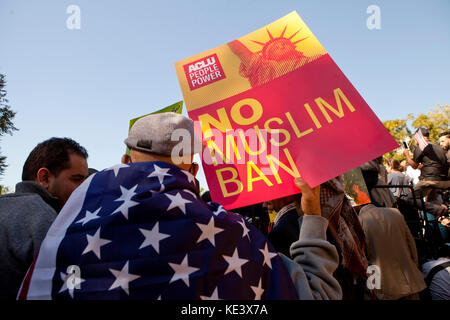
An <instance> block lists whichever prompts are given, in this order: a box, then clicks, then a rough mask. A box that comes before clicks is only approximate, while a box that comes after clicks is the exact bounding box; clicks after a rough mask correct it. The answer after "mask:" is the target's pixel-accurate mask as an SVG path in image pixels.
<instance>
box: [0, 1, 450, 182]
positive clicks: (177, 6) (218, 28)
mask: <svg viewBox="0 0 450 320" xmlns="http://www.w3.org/2000/svg"><path fill="white" fill-rule="evenodd" d="M69 5H78V6H79V7H80V9H81V29H80V30H69V29H68V28H67V27H66V20H67V18H68V17H69V14H67V13H66V9H67V7H68V6H69ZM369 5H378V6H379V7H380V9H381V29H380V30H369V29H368V28H367V27H366V20H367V18H368V16H369V15H368V14H367V13H366V9H367V7H368V6H369ZM293 10H296V11H297V12H298V14H299V15H300V16H301V17H302V19H303V20H304V21H305V22H306V24H307V25H308V26H309V28H310V29H311V31H312V32H313V33H314V34H315V36H316V37H317V38H318V40H319V41H320V42H321V44H322V45H323V46H324V47H325V49H326V50H327V51H328V53H329V54H330V55H331V57H332V58H333V59H334V60H335V62H336V63H337V64H338V66H339V67H340V68H341V70H342V71H343V72H344V73H345V74H346V76H347V77H348V78H349V79H350V81H351V82H352V83H353V85H354V86H355V87H356V89H357V90H358V91H359V92H360V94H361V95H362V96H363V97H364V99H365V100H366V101H367V103H368V104H369V106H371V108H372V109H373V110H374V112H375V113H376V114H377V115H378V117H379V118H380V119H381V120H382V121H384V120H389V119H397V118H404V117H406V115H407V114H408V113H415V114H417V113H420V112H422V113H425V112H427V111H429V109H430V107H434V106H436V104H438V103H441V104H449V103H450V81H449V76H450V59H449V58H450V56H449V52H450V18H449V17H450V16H449V14H450V1H448V0H431V1H414V2H411V1H400V0H397V1H392V0H389V1H385V0H371V1H365V0H359V1H358V0H352V1H350V0H345V1H342V0H341V1H331V0H314V1H313V0H308V1H300V0H296V1H290V0H279V1H256V0H239V1H211V0H210V1H203V0H201V1H193V0H192V1H135V0H130V1H111V0H108V1H106V0H96V1H92V0H91V1H87V0H83V1H82V0H71V1H63V0H57V1H56V0H55V1H20V0H0V39H1V40H0V43H1V47H0V73H2V74H6V76H7V81H8V84H7V88H6V89H7V91H8V96H7V98H8V99H9V100H10V105H11V106H12V108H13V110H15V111H17V116H16V118H15V120H14V123H15V126H16V127H17V128H19V131H17V132H15V133H14V135H13V136H4V137H3V138H2V139H1V141H0V147H1V153H2V154H3V155H6V156H7V157H8V159H7V162H8V164H9V167H8V168H7V170H6V173H5V174H4V176H3V177H0V184H4V185H7V186H10V187H14V186H15V184H16V183H17V182H18V181H20V177H21V172H22V166H23V163H24V161H25V159H26V157H27V156H28V154H29V152H30V151H31V150H32V149H33V148H34V147H35V146H36V144H37V143H39V142H41V141H43V140H45V139H47V138H49V137H52V136H60V137H61V136H67V137H71V138H73V139H75V140H76V141H78V142H79V143H80V144H81V145H83V146H84V147H86V149H87V150H88V152H89V166H90V167H94V168H97V169H103V168H106V167H109V166H111V165H114V164H117V163H119V162H120V158H121V156H122V154H123V152H124V149H125V146H124V144H123V140H124V139H125V138H126V136H127V130H128V123H129V119H131V118H135V117H137V116H140V115H143V114H147V113H150V112H153V111H156V110H158V109H160V108H162V107H165V106H168V105H170V104H172V103H174V102H176V101H179V100H182V99H183V97H182V94H181V90H180V88H179V85H178V80H177V77H176V73H175V69H174V66H173V63H174V62H176V61H178V60H181V59H184V58H187V57H190V56H192V55H194V54H197V53H200V52H203V51H206V50H208V49H212V48H215V47H217V46H219V45H222V44H224V43H226V42H229V41H231V40H234V39H236V38H238V37H240V36H243V35H245V34H247V33H250V32H252V31H254V30H256V29H259V28H261V27H263V26H265V25H266V24H268V23H270V22H272V21H274V20H277V19H279V18H281V17H282V16H284V15H286V14H287V13H289V12H291V11H293ZM199 180H200V182H201V184H202V186H203V187H205V188H206V182H205V180H204V177H203V175H202V174H201V175H200V177H199Z"/></svg>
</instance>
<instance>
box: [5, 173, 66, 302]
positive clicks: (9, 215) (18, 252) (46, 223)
mask: <svg viewBox="0 0 450 320" xmlns="http://www.w3.org/2000/svg"><path fill="white" fill-rule="evenodd" d="M57 210H58V199H57V198H55V197H52V196H51V195H50V194H49V193H48V192H47V190H45V189H44V188H43V187H42V186H41V185H39V184H38V183H35V182H32V181H25V182H20V183H18V184H17V185H16V192H15V193H10V194H5V195H2V196H0V288H1V289H0V299H16V295H17V292H18V291H19V288H20V285H21V283H22V280H23V278H24V276H25V273H26V272H27V270H28V267H29V266H30V265H31V263H32V262H33V259H34V256H35V255H36V253H37V251H38V250H39V247H40V245H41V242H42V240H43V239H44V237H45V235H46V234H47V231H48V229H49V228H50V225H51V224H52V223H53V221H54V220H55V218H56V215H57Z"/></svg>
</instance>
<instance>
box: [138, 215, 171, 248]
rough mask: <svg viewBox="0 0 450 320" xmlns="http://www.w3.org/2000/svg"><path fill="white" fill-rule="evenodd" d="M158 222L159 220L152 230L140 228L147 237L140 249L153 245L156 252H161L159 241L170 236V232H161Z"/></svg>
mask: <svg viewBox="0 0 450 320" xmlns="http://www.w3.org/2000/svg"><path fill="white" fill-rule="evenodd" d="M158 223H159V222H156V223H155V225H154V226H153V228H152V229H151V230H146V229H139V231H140V232H142V234H143V235H144V237H145V240H144V242H142V244H141V246H140V247H139V249H142V248H145V247H147V246H149V245H151V246H152V247H153V249H155V250H156V252H157V253H159V242H160V241H161V240H163V239H166V238H169V237H170V234H165V233H160V232H159V224H158Z"/></svg>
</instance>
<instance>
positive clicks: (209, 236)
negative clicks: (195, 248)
mask: <svg viewBox="0 0 450 320" xmlns="http://www.w3.org/2000/svg"><path fill="white" fill-rule="evenodd" d="M197 227H199V228H200V230H201V231H202V234H201V235H200V237H199V238H198V240H197V243H199V242H201V241H203V240H209V242H211V244H212V245H213V246H216V244H215V241H214V237H215V236H216V234H218V233H220V232H222V231H223V229H221V228H216V227H215V226H214V218H213V217H211V219H210V220H209V222H208V224H201V223H197Z"/></svg>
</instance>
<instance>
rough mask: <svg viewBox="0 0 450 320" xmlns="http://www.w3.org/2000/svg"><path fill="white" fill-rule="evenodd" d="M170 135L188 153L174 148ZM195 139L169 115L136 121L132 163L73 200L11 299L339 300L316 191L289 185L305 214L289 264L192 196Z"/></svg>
mask: <svg viewBox="0 0 450 320" xmlns="http://www.w3.org/2000/svg"><path fill="white" fill-rule="evenodd" d="M175 130H176V131H178V132H180V130H182V131H184V132H185V133H186V134H185V136H184V137H182V138H183V141H182V142H184V143H185V144H186V145H188V146H192V147H191V148H187V147H186V148H184V147H183V148H182V149H181V150H180V149H179V148H178V144H179V142H178V141H174V140H172V133H173V132H174V131H175ZM194 137H195V134H194V124H193V121H192V120H190V119H188V118H186V117H184V116H182V115H179V114H176V113H172V112H170V113H160V114H154V115H149V116H146V117H143V118H141V119H139V120H138V121H136V123H135V124H134V125H133V127H132V128H131V130H130V132H129V135H128V138H127V139H126V140H125V144H126V145H127V147H128V148H129V149H130V155H124V156H123V157H122V164H121V165H117V166H114V167H112V168H108V169H105V170H102V171H101V172H98V173H96V174H95V175H93V176H91V177H90V178H89V179H87V180H86V181H85V182H84V183H83V184H82V185H81V186H80V187H79V188H78V189H77V190H76V191H75V192H74V194H73V195H72V197H71V198H70V199H69V201H68V202H67V203H66V205H65V206H64V208H63V210H62V212H61V213H60V214H59V215H58V217H57V219H56V220H55V222H54V224H53V225H52V226H51V228H50V230H49V232H48V234H47V237H46V238H45V239H44V242H43V243H42V246H41V249H40V251H39V254H38V256H37V258H36V260H35V263H34V264H33V266H32V267H31V268H30V270H29V271H28V273H27V276H26V277H25V279H24V281H23V284H22V289H21V291H20V294H19V299H155V300H156V299H161V300H166V299H213V300H218V299H234V300H236V299H256V300H257V299H340V298H341V296H342V292H341V288H340V286H339V283H338V282H337V281H336V279H335V278H334V277H333V276H332V274H333V272H334V271H335V270H336V267H337V265H338V261H339V260H338V259H339V257H338V253H337V251H336V248H335V246H333V245H332V244H331V243H329V242H328V241H327V240H326V230H327V226H328V221H327V219H326V218H325V217H322V216H321V206H320V199H319V192H320V187H316V188H313V189H311V188H310V187H309V186H308V185H307V184H306V182H304V181H303V180H301V179H297V180H295V183H296V185H297V187H298V188H299V189H300V190H301V192H302V194H303V196H302V200H301V203H300V205H301V208H302V211H303V212H304V216H303V217H301V218H299V220H300V221H301V224H302V227H301V229H300V233H299V236H298V238H297V240H296V241H295V242H294V243H293V244H292V246H291V248H290V256H291V258H292V259H289V258H288V257H286V256H284V255H282V254H280V255H279V254H277V253H276V252H275V250H274V248H273V246H272V245H271V244H270V242H268V240H267V238H266V237H264V236H263V235H262V234H261V233H260V232H259V231H258V230H257V229H256V228H255V227H254V226H252V225H251V224H249V223H247V222H246V221H245V219H243V217H242V216H240V215H239V214H236V213H232V212H229V211H227V210H225V209H224V207H223V206H221V205H220V204H218V203H215V202H209V203H205V202H204V201H203V200H202V199H201V198H200V195H199V185H198V181H197V180H196V179H195V175H196V173H197V171H198V165H197V164H196V163H195V162H193V154H194V153H195V152H199V151H201V150H197V149H196V148H195V146H196V145H198V144H197V143H196V142H195V138H194ZM175 150H178V151H177V152H176V153H174V151H175ZM73 266H77V268H78V269H77V270H76V273H75V274H74V272H72V269H70V268H71V267H73ZM50 271H51V272H50Z"/></svg>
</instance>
